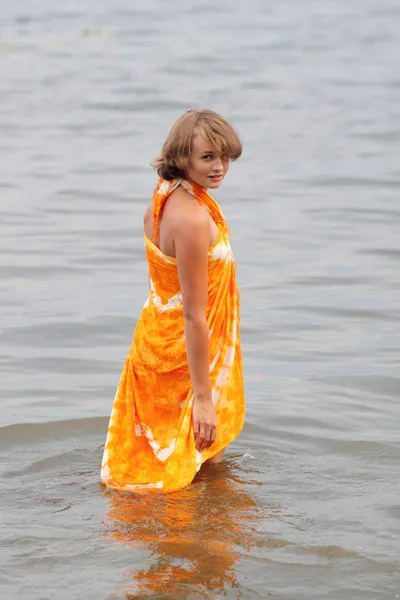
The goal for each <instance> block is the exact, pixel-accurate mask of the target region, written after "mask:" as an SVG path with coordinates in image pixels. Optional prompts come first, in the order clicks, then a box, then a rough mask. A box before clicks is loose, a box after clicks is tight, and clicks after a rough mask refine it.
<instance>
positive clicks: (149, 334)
mask: <svg viewBox="0 0 400 600" xmlns="http://www.w3.org/2000/svg"><path fill="white" fill-rule="evenodd" d="M179 185H180V186H182V187H183V188H184V189H186V190H187V191H188V192H190V193H192V194H193V195H194V196H195V197H196V198H197V200H198V202H199V203H200V204H201V205H203V206H205V207H206V208H207V209H208V211H209V213H210V215H211V217H212V218H213V219H214V221H215V223H216V224H217V226H218V231H219V234H218V238H217V240H216V242H215V243H214V244H213V246H211V247H210V248H209V262H208V265H209V266H208V305H207V309H206V319H207V325H208V329H209V339H210V342H209V356H210V378H211V384H212V401H213V404H214V406H215V410H216V414H217V437H216V440H215V442H214V443H213V444H212V446H211V447H210V448H208V449H207V450H205V451H203V452H198V451H197V450H196V447H195V442H194V434H193V422H192V407H193V387H192V384H191V380H190V375H189V368H188V362H187V356H186V347H185V336H184V318H183V307H182V295H181V290H180V284H179V278H178V271H177V265H176V260H175V259H174V258H172V257H168V256H166V255H165V254H163V253H162V252H161V250H159V248H158V247H157V246H156V245H155V244H154V243H153V242H152V241H151V240H149V239H148V238H147V237H146V236H145V237H144V242H145V247H146V255H147V261H148V265H149V275H150V292H149V297H148V299H147V301H146V303H145V305H144V307H143V310H142V313H141V315H140V317H139V320H138V322H137V325H136V329H135V333H134V337H133V343H132V346H131V348H130V351H129V354H128V357H127V359H126V361H125V365H124V368H123V371H122V375H121V379H120V382H119V385H118V388H117V392H116V395H115V399H114V404H113V408H112V413H111V417H110V422H109V427H108V435H107V439H106V444H105V448H104V454H103V460H102V466H101V480H102V482H103V483H104V484H105V485H106V486H107V487H110V488H113V489H117V490H123V491H133V492H135V491H136V492H140V491H147V490H148V491H150V490H155V491H164V492H170V491H174V490H179V489H181V488H183V487H185V486H187V485H189V484H190V483H191V482H192V480H193V478H194V476H195V474H196V473H197V471H198V470H199V469H200V467H201V465H202V463H203V462H205V461H206V460H207V459H208V458H211V457H212V456H214V455H215V454H217V453H218V452H219V451H220V450H222V449H223V448H225V447H226V446H227V445H228V444H230V442H232V440H234V439H235V438H236V436H237V435H238V434H239V433H240V431H241V429H242V426H243V421H244V411H245V401H244V388H243V375H242V355H241V348H240V334H239V292H238V289H237V285H236V263H235V261H234V259H233V255H232V250H231V247H230V244H229V240H228V226H227V223H226V221H225V218H224V216H223V214H222V211H221V209H220V207H219V206H218V204H217V203H216V202H215V200H214V199H213V198H212V197H211V196H210V195H209V194H208V193H207V191H206V190H205V189H204V188H202V187H200V186H198V185H197V184H194V183H189V182H187V181H184V180H180V179H179V180H174V181H165V180H163V179H160V180H159V182H158V184H157V187H156V189H155V192H154V196H153V207H154V231H155V233H154V239H155V241H157V239H158V231H159V220H160V215H161V213H162V209H163V206H164V203H165V201H166V200H167V198H168V196H169V195H170V194H171V193H172V192H173V191H174V190H175V189H176V188H177V187H178V186H179Z"/></svg>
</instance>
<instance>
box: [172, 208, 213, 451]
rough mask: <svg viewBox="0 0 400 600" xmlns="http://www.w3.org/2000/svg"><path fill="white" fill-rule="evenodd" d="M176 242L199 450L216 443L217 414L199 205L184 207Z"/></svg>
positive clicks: (204, 230)
mask: <svg viewBox="0 0 400 600" xmlns="http://www.w3.org/2000/svg"><path fill="white" fill-rule="evenodd" d="M173 240H174V246H175V255H176V260H177V266H178V275H179V281H180V285H181V291H182V302H183V312H184V319H185V339H186V352H187V359H188V364H189V371H190V377H191V380H192V384H193V389H194V406H193V423H194V435H195V441H196V448H197V450H199V451H203V450H206V449H207V448H208V447H209V446H211V444H212V443H213V442H214V441H215V435H216V426H217V422H216V414H215V409H214V407H213V404H212V400H211V395H212V394H211V391H212V390H211V382H210V372H209V332H208V327H207V322H206V308H207V300H208V248H209V244H210V222H209V217H208V215H207V214H206V213H204V211H203V210H202V209H201V207H200V206H198V205H191V204H190V205H187V206H184V207H183V206H182V210H181V211H180V212H179V222H178V221H177V222H176V224H174V232H173Z"/></svg>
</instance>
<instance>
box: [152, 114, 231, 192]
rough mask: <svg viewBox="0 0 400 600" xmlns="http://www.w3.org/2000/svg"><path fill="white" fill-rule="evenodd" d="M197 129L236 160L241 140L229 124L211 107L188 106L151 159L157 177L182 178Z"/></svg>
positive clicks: (218, 148)
mask: <svg viewBox="0 0 400 600" xmlns="http://www.w3.org/2000/svg"><path fill="white" fill-rule="evenodd" d="M199 133H200V134H201V135H203V136H204V137H205V138H206V140H208V141H209V142H210V143H211V144H212V145H213V146H214V147H215V148H216V149H217V151H218V152H219V153H220V154H221V155H224V156H227V157H228V158H229V159H230V160H236V159H238V158H239V157H240V155H241V154H242V144H241V141H240V139H239V136H238V134H237V133H236V131H235V130H234V129H233V127H232V125H230V124H229V123H228V122H227V121H225V119H223V118H222V117H221V116H220V115H219V114H217V113H216V112H214V111H212V110H208V109H199V110H194V109H191V110H188V111H187V112H185V113H184V114H183V115H182V116H181V117H179V119H178V120H177V121H176V122H175V123H174V125H173V126H172V129H171V131H170V132H169V134H168V136H167V139H166V140H165V142H164V145H163V147H162V149H161V155H160V156H159V157H158V158H156V159H155V160H154V162H153V163H152V165H153V167H154V168H155V169H156V171H157V173H158V175H159V176H160V177H162V178H163V179H166V180H168V181H171V180H172V179H178V178H182V179H185V177H186V169H187V167H188V163H189V158H190V155H191V153H192V142H193V138H194V137H195V136H196V135H197V134H199Z"/></svg>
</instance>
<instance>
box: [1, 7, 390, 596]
mask: <svg viewBox="0 0 400 600" xmlns="http://www.w3.org/2000/svg"><path fill="white" fill-rule="evenodd" d="M399 28H400V7H399V4H398V2H397V1H396V0H365V1H361V0H355V1H353V2H344V1H342V0H339V1H335V2H334V1H333V0H329V1H328V0H305V1H304V2H297V1H295V0H281V1H280V2H274V3H273V2H269V3H267V2H263V1H262V0H258V1H257V0H247V1H246V2H235V1H232V0H231V1H228V0H220V2H218V3H211V2H207V1H204V2H200V1H199V0H194V1H190V2H189V1H188V2H184V1H183V0H175V1H173V0H172V1H171V2H162V1H161V0H159V1H156V0H147V1H145V0H140V1H139V0H136V1H135V2H128V0H114V1H113V2H112V1H111V0H100V1H97V2H95V1H94V0H80V2H77V0H72V1H71V0H70V2H69V3H67V2H64V3H62V4H57V3H53V2H52V3H50V2H49V0H36V1H34V0H30V1H28V0H19V1H18V2H5V0H1V1H0V156H1V161H0V188H1V191H0V219H1V236H0V245H1V246H0V247H1V265H0V306H1V313H0V315H1V325H0V341H1V350H0V357H1V412H0V425H1V428H0V453H1V484H0V503H1V522H2V527H1V538H0V552H1V556H2V561H1V564H0V582H1V587H0V589H1V597H2V598H7V600H14V599H17V598H18V599H19V600H48V599H49V600H50V599H51V600H52V599H53V598H57V599H58V600H64V599H68V600H70V599H71V598H73V599H75V598H76V599H79V600H80V599H81V598H85V600H102V599H106V598H131V599H133V598H148V597H151V598H171V599H174V600H175V599H181V598H190V599H191V598H263V599H264V598H269V597H272V598H279V599H286V600H294V599H296V600H321V599H322V598H324V599H327V600H369V599H380V600H381V599H382V600H383V599H384V600H389V599H395V598H399V597H400V541H399V536H400V433H399V423H400V405H399V394H400V378H399V358H400V328H399V317H400V242H399V240H400V198H399V191H400V118H399V117H400V115H399V113H400V108H399V107H400V70H399V61H398V56H399V34H398V32H399ZM192 106H195V107H199V106H200V107H210V108H213V109H215V110H217V111H220V112H221V113H222V114H223V115H224V116H226V117H227V118H228V119H230V120H231V121H232V123H233V124H234V125H235V126H236V128H237V129H238V131H239V133H240V134H241V137H242V139H243V143H244V150H245V151H244V155H243V157H242V158H241V159H240V161H239V162H238V163H237V164H235V165H233V166H232V168H231V172H230V173H229V176H228V178H227V180H226V182H225V183H224V185H223V186H222V188H221V189H220V190H218V192H217V193H216V198H217V199H218V201H219V202H220V203H221V206H222V207H223V209H224V212H225V214H226V216H227V218H228V220H229V222H230V225H231V229H232V244H233V247H234V251H235V255H236V259H237V261H238V265H239V270H238V278H239V283H240V287H241V293H242V302H241V304H242V342H243V354H244V366H245V380H246V396H247V418H246V425H245V427H244V430H243V433H242V435H241V436H240V437H239V438H238V439H237V440H236V441H235V442H234V443H233V444H232V446H231V447H230V448H229V450H228V452H227V457H226V460H225V462H224V463H223V464H222V465H220V466H219V467H217V468H214V469H211V470H209V472H206V473H203V474H202V475H201V476H199V477H198V478H197V479H196V481H195V482H194V483H193V485H192V486H190V487H189V488H188V489H186V490H184V491H182V492H180V493H177V494H172V495H169V496H158V497H156V498H154V497H153V496H139V497H137V496H130V495H122V494H107V493H105V492H104V491H103V490H102V489H101V487H100V485H99V465H100V460H101V453H102V446H103V443H104V440H105V434H106V428H107V421H108V416H109V413H110V410H111V404H112V400H113V396H114V392H115V387H116V384H117V382H118V379H119V375H120V371H121V368H122V364H123V361H124V359H125V355H126V353H127V351H128V348H129V345H130V342H131V338H132V334H133V329H134V326H135V322H136V319H137V317H138V314H139V312H140V309H141V307H142V305H143V303H144V300H145V297H146V295H147V286H148V283H147V267H146V263H145V260H144V250H143V241H142V233H141V228H142V215H143V212H144V208H145V206H146V204H147V201H148V198H149V196H150V194H151V192H152V189H153V187H154V184H155V175H154V173H153V172H152V170H151V168H150V167H149V162H150V161H151V160H152V158H153V157H154V156H155V155H157V153H158V151H159V148H160V146H161V144H162V142H163V139H164V137H165V135H166V133H167V131H168V129H169V127H170V126H171V124H172V123H173V121H174V120H175V119H176V118H177V117H178V116H179V115H180V114H181V112H182V111H183V110H185V109H187V108H189V107H192Z"/></svg>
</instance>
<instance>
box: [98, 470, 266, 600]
mask: <svg viewBox="0 0 400 600" xmlns="http://www.w3.org/2000/svg"><path fill="white" fill-rule="evenodd" d="M249 483H250V482H248V481H243V480H241V479H239V478H238V477H237V476H235V475H234V473H233V468H232V467H230V466H229V463H228V462H224V463H221V464H220V465H216V466H212V467H211V466H205V468H203V470H202V471H201V472H200V474H199V475H198V476H197V477H196V479H195V481H194V482H193V484H192V485H191V486H190V487H188V488H186V489H185V490H183V491H181V492H178V493H174V494H168V495H162V494H145V495H144V494H143V495H133V494H122V493H115V492H108V493H107V496H108V499H109V511H108V514H107V517H106V524H107V526H108V531H107V533H106V535H107V536H111V538H112V539H113V540H119V541H121V542H123V543H127V544H131V545H135V546H136V547H145V548H146V549H147V550H148V551H149V552H150V553H151V556H150V564H148V563H147V564H146V566H145V567H144V568H140V569H134V570H132V571H131V573H130V575H131V577H132V582H131V583H129V584H128V585H124V590H125V595H126V598H129V599H130V600H133V599H138V598H146V597H154V598H174V599H177V600H178V599H179V598H187V597H188V596H191V597H197V598H209V597H210V596H209V593H210V592H213V593H214V594H215V593H217V592H221V591H222V590H226V589H227V588H228V589H229V588H237V587H239V584H238V581H237V578H236V573H235V568H234V567H235V562H236V561H237V559H238V557H239V556H240V551H243V548H245V549H246V550H250V549H251V548H253V547H254V546H256V545H257V544H258V543H259V534H258V532H257V525H258V522H259V520H260V519H261V518H262V517H261V507H260V505H259V504H258V503H257V502H256V500H255V499H254V497H252V495H251V494H249V493H248V491H245V489H244V488H245V485H246V484H249ZM252 483H254V482H252ZM246 487H247V488H248V487H249V486H248V485H246ZM146 562H147V561H146ZM212 597H214V596H212Z"/></svg>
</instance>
